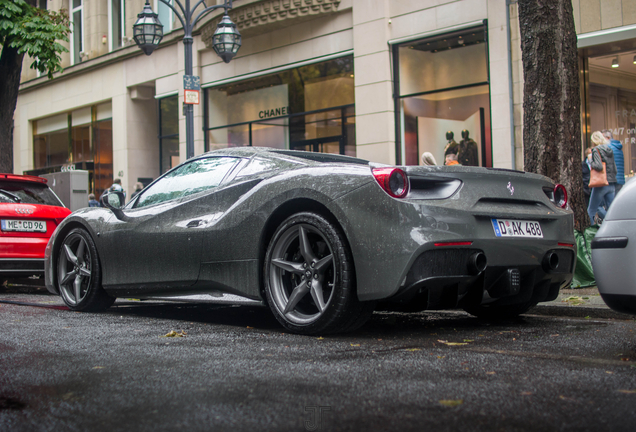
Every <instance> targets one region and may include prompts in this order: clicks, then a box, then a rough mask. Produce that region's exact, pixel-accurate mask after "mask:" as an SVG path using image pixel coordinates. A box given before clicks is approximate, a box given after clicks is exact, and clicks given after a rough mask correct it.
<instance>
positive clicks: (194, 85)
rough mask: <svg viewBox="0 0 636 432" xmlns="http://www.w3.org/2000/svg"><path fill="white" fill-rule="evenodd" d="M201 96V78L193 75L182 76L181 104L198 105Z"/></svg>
mask: <svg viewBox="0 0 636 432" xmlns="http://www.w3.org/2000/svg"><path fill="white" fill-rule="evenodd" d="M200 94H201V78H199V77H198V76H194V75H184V76H183V103H184V104H186V105H199V101H200V97H199V95H200Z"/></svg>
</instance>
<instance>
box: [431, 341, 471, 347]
mask: <svg viewBox="0 0 636 432" xmlns="http://www.w3.org/2000/svg"><path fill="white" fill-rule="evenodd" d="M437 342H439V343H443V344H444V345H448V346H458V345H468V344H467V343H466V342H448V341H445V340H439V339H438V340H437Z"/></svg>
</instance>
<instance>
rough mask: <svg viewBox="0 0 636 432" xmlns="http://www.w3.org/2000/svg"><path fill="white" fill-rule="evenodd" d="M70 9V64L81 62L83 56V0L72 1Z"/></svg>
mask: <svg viewBox="0 0 636 432" xmlns="http://www.w3.org/2000/svg"><path fill="white" fill-rule="evenodd" d="M72 6H73V7H72V9H71V16H70V19H71V32H72V34H71V63H72V64H77V63H79V62H81V61H82V55H83V54H84V5H83V0H72Z"/></svg>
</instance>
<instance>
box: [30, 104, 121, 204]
mask: <svg viewBox="0 0 636 432" xmlns="http://www.w3.org/2000/svg"><path fill="white" fill-rule="evenodd" d="M112 123H113V122H112V106H111V104H110V103H105V104H100V105H95V106H91V107H85V108H80V109H77V110H74V111H71V112H69V113H63V114H58V115H55V116H51V117H47V118H43V119H40V120H36V121H34V122H33V167H34V168H33V169H32V170H28V171H25V172H24V173H25V174H30V175H40V174H48V173H53V172H59V171H62V170H68V169H82V170H87V171H88V172H89V189H90V192H92V193H94V194H95V195H96V196H99V195H101V193H102V192H103V191H104V190H105V189H107V188H108V187H109V186H110V185H111V184H112V182H113V126H112Z"/></svg>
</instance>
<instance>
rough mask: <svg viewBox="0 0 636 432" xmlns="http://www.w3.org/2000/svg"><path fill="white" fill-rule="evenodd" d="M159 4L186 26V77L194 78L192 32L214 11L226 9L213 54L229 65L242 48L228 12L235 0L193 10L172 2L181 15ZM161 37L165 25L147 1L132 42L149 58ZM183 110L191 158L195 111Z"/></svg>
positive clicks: (167, 0)
mask: <svg viewBox="0 0 636 432" xmlns="http://www.w3.org/2000/svg"><path fill="white" fill-rule="evenodd" d="M160 1H161V2H162V3H164V4H165V5H166V6H168V7H169V8H170V9H172V11H173V12H174V13H175V15H176V16H177V18H179V21H181V25H182V26H183V33H184V34H183V47H184V50H185V74H186V76H188V77H189V76H192V29H193V28H194V26H195V25H196V23H197V22H198V21H199V20H200V19H201V18H203V17H204V16H205V15H207V14H208V13H209V12H212V11H213V10H215V9H219V8H224V9H225V14H224V15H223V19H222V20H221V22H220V23H219V24H218V25H217V27H216V31H215V32H214V36H213V37H212V45H213V46H214V51H215V52H216V53H217V54H218V56H219V57H221V58H222V59H223V61H224V62H225V63H229V62H230V60H232V58H233V57H234V56H235V55H236V53H237V52H238V50H239V48H240V47H241V34H240V33H239V31H238V30H237V28H236V24H234V23H233V22H232V20H231V19H230V17H229V16H228V15H227V11H228V9H232V0H225V1H224V3H223V4H222V5H214V6H206V4H205V0H194V1H195V2H196V3H195V5H194V7H193V8H190V0H185V5H184V4H182V3H181V1H179V0H173V1H174V3H176V5H177V6H178V7H179V9H180V10H181V14H180V13H179V11H178V10H177V9H176V8H175V7H174V6H173V5H172V3H171V2H170V0H160ZM202 4H203V6H205V7H204V9H203V10H201V11H200V12H199V13H198V14H197V15H195V11H196V9H197V8H198V7H199V6H201V5H202ZM162 38H163V25H162V24H161V22H160V21H159V18H158V16H157V14H156V13H154V12H153V11H152V8H151V7H150V4H149V3H148V0H146V4H145V5H144V10H143V11H142V12H141V13H140V14H138V15H137V22H135V24H134V25H133V39H134V40H135V43H136V44H137V46H138V47H139V48H140V49H141V50H142V51H143V52H144V53H145V54H146V55H150V54H152V52H153V51H154V50H155V49H156V48H157V46H159V42H161V39H162ZM184 108H185V109H184V110H185V118H186V158H187V159H190V158H191V157H193V156H194V109H193V107H192V105H190V104H187V105H185V107H184Z"/></svg>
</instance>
